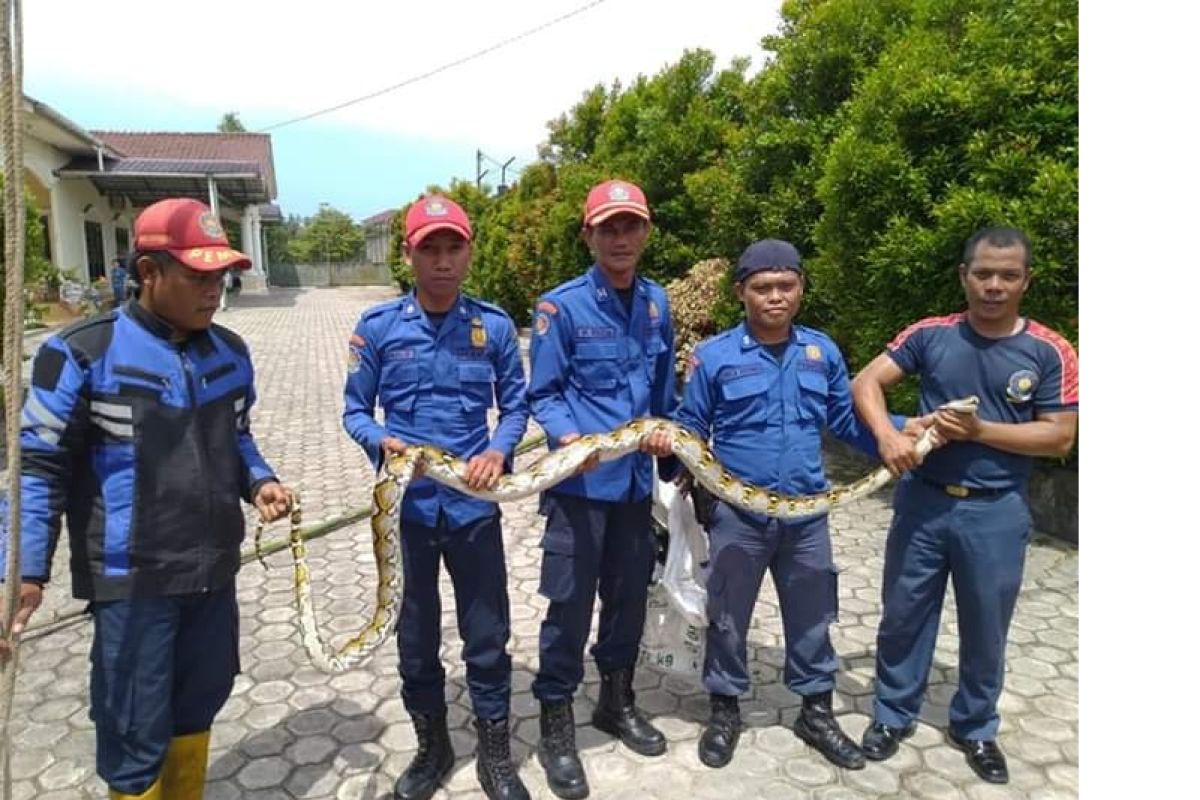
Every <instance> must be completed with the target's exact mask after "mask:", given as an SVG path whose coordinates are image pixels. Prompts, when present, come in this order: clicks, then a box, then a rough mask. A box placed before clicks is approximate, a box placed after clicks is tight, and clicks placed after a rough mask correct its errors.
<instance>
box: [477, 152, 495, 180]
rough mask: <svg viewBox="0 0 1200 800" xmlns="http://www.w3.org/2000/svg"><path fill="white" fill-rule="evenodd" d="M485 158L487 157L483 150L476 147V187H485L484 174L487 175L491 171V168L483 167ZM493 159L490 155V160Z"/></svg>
mask: <svg viewBox="0 0 1200 800" xmlns="http://www.w3.org/2000/svg"><path fill="white" fill-rule="evenodd" d="M484 158H485V156H484V155H483V151H482V150H480V149H478V148H476V149H475V188H476V189H482V188H483V176H484V175H487V174H488V173H489V172H491V170H487V169H484V168H483V159H484ZM491 160H492V159H491V158H490V157H489V158H488V161H491Z"/></svg>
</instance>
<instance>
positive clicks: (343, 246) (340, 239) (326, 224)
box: [287, 203, 366, 264]
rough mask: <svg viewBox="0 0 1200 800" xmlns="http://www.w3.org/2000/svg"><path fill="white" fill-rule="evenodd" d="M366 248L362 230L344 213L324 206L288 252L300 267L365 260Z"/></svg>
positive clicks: (294, 238) (302, 227)
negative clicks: (364, 249) (303, 265)
mask: <svg viewBox="0 0 1200 800" xmlns="http://www.w3.org/2000/svg"><path fill="white" fill-rule="evenodd" d="M290 223H291V218H289V222H288V223H287V224H290ZM365 244H366V234H365V233H363V229H362V226H360V225H359V224H358V223H356V222H355V221H354V220H353V219H352V218H351V217H350V215H349V214H347V213H345V212H344V211H338V210H337V209H336V208H334V207H333V206H331V205H329V204H328V203H322V204H321V207H320V209H319V210H318V211H317V213H316V214H315V215H313V216H311V217H306V218H305V219H304V221H303V222H302V223H301V224H300V227H299V229H298V230H297V231H296V233H295V235H294V236H292V237H291V238H290V241H289V242H288V252H289V254H290V255H291V257H292V261H293V263H297V264H327V263H341V262H345V261H352V260H354V259H358V258H362V256H363V248H364V246H365Z"/></svg>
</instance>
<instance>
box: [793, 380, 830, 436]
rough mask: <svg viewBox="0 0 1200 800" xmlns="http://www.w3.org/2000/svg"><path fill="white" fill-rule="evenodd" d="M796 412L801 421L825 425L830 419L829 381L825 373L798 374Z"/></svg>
mask: <svg viewBox="0 0 1200 800" xmlns="http://www.w3.org/2000/svg"><path fill="white" fill-rule="evenodd" d="M795 400H796V411H797V413H798V414H799V415H800V419H806V420H811V421H813V422H816V423H818V424H821V425H824V424H825V422H826V419H827V418H828V417H829V379H828V378H827V377H825V373H823V372H814V371H812V370H807V369H802V370H798V371H797V372H796V394H795Z"/></svg>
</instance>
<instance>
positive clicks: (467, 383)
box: [458, 363, 496, 411]
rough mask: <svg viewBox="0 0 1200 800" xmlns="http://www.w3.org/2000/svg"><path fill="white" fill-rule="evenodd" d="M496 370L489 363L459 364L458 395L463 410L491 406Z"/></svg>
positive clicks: (481, 408) (475, 409) (477, 409)
mask: <svg viewBox="0 0 1200 800" xmlns="http://www.w3.org/2000/svg"><path fill="white" fill-rule="evenodd" d="M495 381H496V372H495V370H493V369H492V365H491V364H486V363H483V364H475V363H467V364H459V365H458V384H459V397H461V398H462V407H463V411H480V410H484V409H488V408H491V407H492V384H493V383H495Z"/></svg>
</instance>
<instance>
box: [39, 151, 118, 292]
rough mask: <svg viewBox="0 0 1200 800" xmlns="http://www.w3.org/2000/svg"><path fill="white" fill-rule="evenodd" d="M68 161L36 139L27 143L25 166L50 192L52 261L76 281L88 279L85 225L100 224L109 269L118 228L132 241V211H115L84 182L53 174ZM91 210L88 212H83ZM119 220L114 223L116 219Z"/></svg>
mask: <svg viewBox="0 0 1200 800" xmlns="http://www.w3.org/2000/svg"><path fill="white" fill-rule="evenodd" d="M68 160H69V158H68V156H67V154H65V153H63V152H62V151H60V150H58V149H56V148H54V147H51V146H50V145H48V144H46V143H45V142H42V141H39V140H37V139H29V140H27V141H26V142H25V166H26V168H27V169H28V170H29V171H30V172H32V173H33V174H34V175H36V176H37V179H38V181H39V182H40V183H41V184H42V185H43V186H44V187H46V188H47V189H48V190H49V192H50V208H49V209H43V210H44V211H45V210H48V211H49V212H50V260H51V262H52V263H53V264H54V266H55V267H57V268H58V269H60V270H67V271H69V272H70V273H71V274H72V275H74V276H75V278H76V280H80V281H83V280H86V278H87V238H86V234H85V233H84V229H83V223H84V222H85V221H91V222H98V223H100V228H101V231H102V233H103V239H104V264H105V268H106V269H108V268H109V267H110V266H111V263H112V260H113V259H114V258H116V256H117V234H116V230H117V228H125V229H126V230H127V231H129V236H130V239H132V237H133V220H134V217H135V216H136V214H135V212H134V211H133V210H132V209H128V208H127V209H123V210H121V211H119V212H118V211H117V210H115V209H114V208H113V207H112V206H111V205H110V204H109V202H108V199H107V198H105V197H103V196H101V194H100V192H98V191H96V187H95V186H93V185H92V182H91V181H89V180H87V179H85V178H69V179H66V180H61V179H59V178H58V176H56V175H55V174H54V171H55V170H56V169H58V168H59V167H61V166H63V165H64V164H66V163H67V161H68ZM89 205H90V206H91V208H89V209H88V210H87V211H86V212H85V211H84V210H83V209H84V208H85V207H87V206H89ZM114 216H115V217H116V219H113V217H114Z"/></svg>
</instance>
